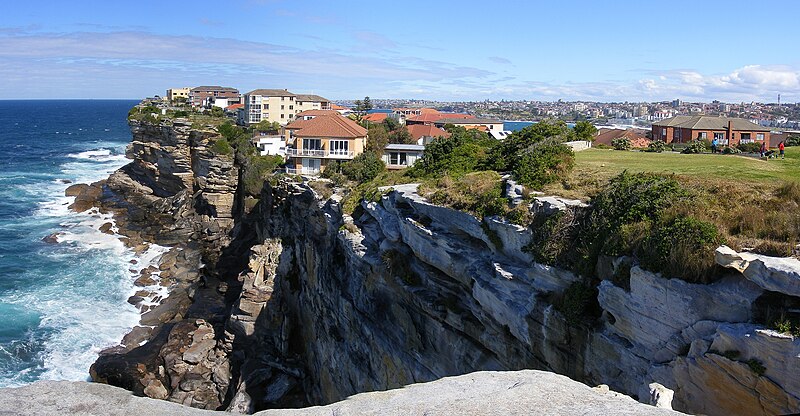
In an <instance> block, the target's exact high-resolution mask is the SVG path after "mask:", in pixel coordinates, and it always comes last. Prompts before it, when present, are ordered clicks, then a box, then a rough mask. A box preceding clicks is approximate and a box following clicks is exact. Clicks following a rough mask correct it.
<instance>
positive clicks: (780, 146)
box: [778, 142, 786, 159]
mask: <svg viewBox="0 0 800 416" xmlns="http://www.w3.org/2000/svg"><path fill="white" fill-rule="evenodd" d="M784 147H785V145H784V144H783V142H780V143H778V153H780V155H781V159H786V155H785V154H784V153H783V149H784Z"/></svg>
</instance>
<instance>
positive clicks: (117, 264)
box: [0, 100, 153, 387]
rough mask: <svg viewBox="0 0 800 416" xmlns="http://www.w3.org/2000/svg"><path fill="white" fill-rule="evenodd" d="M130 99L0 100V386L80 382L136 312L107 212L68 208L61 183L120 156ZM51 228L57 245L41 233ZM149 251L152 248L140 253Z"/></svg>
mask: <svg viewBox="0 0 800 416" xmlns="http://www.w3.org/2000/svg"><path fill="white" fill-rule="evenodd" d="M135 104H136V101H132V100H88V101H83V100H48V101H0V146H1V147H0V387H8V386H19V385H23V384H27V383H31V382H34V381H36V380H42V379H47V380H86V379H88V377H89V366H90V365H91V364H92V363H93V362H94V360H95V359H96V358H97V354H98V352H99V351H100V350H102V349H104V348H106V347H109V346H113V345H116V344H117V343H118V342H119V341H120V339H121V338H122V336H123V335H124V334H125V333H126V332H127V331H128V330H129V329H130V328H131V327H133V326H134V325H136V324H137V322H138V319H139V314H138V311H137V310H136V309H135V308H134V307H133V306H132V305H130V304H128V303H127V299H128V297H129V296H130V295H131V294H132V293H133V292H134V291H135V287H134V286H133V280H134V279H133V278H132V275H133V274H134V273H135V272H136V271H137V270H138V269H141V268H142V267H145V266H146V265H147V264H148V261H149V260H152V259H151V258H138V259H137V261H136V262H135V263H136V264H133V263H134V262H132V261H131V260H133V259H134V258H135V255H134V253H133V252H132V251H131V250H129V249H127V248H125V247H124V246H123V244H122V243H121V242H120V241H119V240H118V239H117V238H116V237H115V236H113V235H108V234H104V233H101V232H100V231H98V228H99V227H100V226H101V225H103V224H104V223H106V222H110V221H111V219H110V217H109V216H108V215H103V214H99V213H97V212H86V213H81V214H76V213H72V212H70V211H69V210H68V209H67V205H68V204H69V203H70V202H71V199H72V198H66V197H64V190H65V189H66V188H67V187H68V186H69V185H70V184H72V183H89V182H94V181H97V180H100V179H103V178H105V177H107V176H108V175H109V174H110V173H111V172H113V171H114V170H116V169H117V168H119V167H121V166H123V165H124V164H125V163H127V162H128V160H127V159H126V158H125V156H124V152H125V146H126V145H127V143H128V142H129V141H130V131H129V129H128V126H127V124H126V116H127V112H128V110H129V109H130V108H131V107H132V106H133V105H135ZM53 233H59V236H58V243H55V244H54V243H47V242H44V241H43V240H42V239H43V238H44V237H46V236H48V235H51V234H53ZM146 256H150V257H152V256H153V254H152V253H146Z"/></svg>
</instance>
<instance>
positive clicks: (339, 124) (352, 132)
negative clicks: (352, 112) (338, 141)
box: [286, 114, 367, 138]
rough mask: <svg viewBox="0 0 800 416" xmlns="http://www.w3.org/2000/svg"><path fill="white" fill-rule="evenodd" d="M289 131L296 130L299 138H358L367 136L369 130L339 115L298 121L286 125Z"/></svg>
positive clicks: (326, 115)
mask: <svg viewBox="0 0 800 416" xmlns="http://www.w3.org/2000/svg"><path fill="white" fill-rule="evenodd" d="M286 129H287V130H296V132H295V133H294V135H295V136H297V137H341V138H358V137H364V136H366V135H367V129H365V128H363V127H361V126H359V125H358V123H356V122H355V121H353V120H350V119H349V118H347V117H343V116H341V115H339V114H325V115H319V116H316V117H314V118H312V119H310V120H297V121H294V122H292V123H289V124H287V125H286Z"/></svg>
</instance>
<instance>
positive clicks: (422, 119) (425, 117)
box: [408, 110, 475, 123]
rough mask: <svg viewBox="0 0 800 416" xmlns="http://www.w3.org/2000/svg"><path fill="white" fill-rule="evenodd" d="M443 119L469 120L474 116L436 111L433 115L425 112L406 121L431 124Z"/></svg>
mask: <svg viewBox="0 0 800 416" xmlns="http://www.w3.org/2000/svg"><path fill="white" fill-rule="evenodd" d="M434 111H435V110H434ZM443 118H458V119H469V118H475V116H473V115H469V114H458V113H440V112H438V111H437V112H435V113H425V112H423V113H422V114H420V115H418V116H414V117H409V118H408V121H411V122H415V123H433V122H435V121H439V120H441V119H443Z"/></svg>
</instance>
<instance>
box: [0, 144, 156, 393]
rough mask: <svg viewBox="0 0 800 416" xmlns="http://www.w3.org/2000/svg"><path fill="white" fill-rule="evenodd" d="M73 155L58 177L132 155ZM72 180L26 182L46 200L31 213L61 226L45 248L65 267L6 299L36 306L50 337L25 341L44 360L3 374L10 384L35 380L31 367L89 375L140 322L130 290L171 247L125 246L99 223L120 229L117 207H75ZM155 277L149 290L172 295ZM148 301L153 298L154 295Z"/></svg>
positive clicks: (98, 174)
mask: <svg viewBox="0 0 800 416" xmlns="http://www.w3.org/2000/svg"><path fill="white" fill-rule="evenodd" d="M112 145H113V144H112ZM69 156H70V158H72V159H74V161H72V162H68V163H65V164H64V165H62V172H61V174H59V175H58V177H59V178H62V179H65V180H67V181H71V183H90V182H94V181H97V180H100V179H103V178H105V177H107V176H108V175H109V174H110V173H112V172H113V171H114V170H116V169H118V168H119V167H121V166H122V165H124V164H125V163H126V162H127V160H126V159H125V157H124V156H122V155H118V154H114V153H113V152H112V151H110V150H109V149H107V148H100V149H94V150H87V151H85V152H80V153H75V154H71V155H69ZM65 180H60V179H54V178H48V179H45V180H44V181H42V182H38V183H36V184H27V185H22V186H19V190H20V191H22V192H23V193H24V194H27V195H28V196H30V197H34V198H35V199H38V200H40V202H39V207H38V209H37V210H36V211H35V212H33V215H32V217H31V219H30V220H31V221H33V222H36V223H38V224H42V223H47V224H52V229H51V230H50V231H57V232H58V235H57V241H58V242H59V244H58V245H57V246H55V247H53V248H52V249H47V250H44V251H43V255H45V256H47V257H49V258H50V259H51V260H52V261H53V262H54V263H55V264H64V267H63V269H62V270H60V272H59V273H58V274H57V275H54V276H48V277H47V279H48V282H49V283H48V284H43V285H40V286H35V287H31V288H27V289H26V290H24V291H22V290H20V291H16V292H14V293H11V294H9V295H8V296H4V298H3V299H2V301H3V302H5V303H8V304H16V305H24V308H25V309H26V310H29V311H30V312H31V313H35V314H36V315H35V316H38V317H39V319H38V322H39V328H38V329H37V330H36V331H35V332H36V333H37V334H39V335H37V336H39V337H44V338H43V339H31V340H29V341H25V340H20V342H22V343H25V342H29V343H30V344H31V345H38V346H40V348H39V349H38V351H39V352H38V360H35V361H39V362H40V363H41V366H42V367H31V368H27V369H26V370H25V371H20V372H19V374H17V375H16V376H14V377H13V378H12V379H6V380H2V382H0V384H2V385H5V386H14V385H20V384H24V383H26V382H29V381H28V380H30V377H34V376H33V374H31V372H33V373H40V374H38V375H37V376H35V377H36V378H38V379H50V380H84V379H86V378H87V377H88V370H89V366H90V365H91V364H92V363H93V362H94V361H95V360H96V359H97V355H98V353H99V352H100V351H102V350H103V349H105V348H108V347H111V346H114V345H117V344H118V343H119V342H120V340H121V339H122V337H123V336H124V335H125V334H126V333H127V332H128V331H130V329H131V328H132V327H133V326H135V325H137V324H138V323H139V319H140V314H139V311H138V310H137V309H136V307H134V306H133V305H131V304H129V303H128V302H127V299H128V297H130V296H131V295H133V294H134V293H135V292H136V291H137V290H140V289H141V288H139V287H136V286H135V285H134V284H133V282H134V280H135V279H136V278H137V277H138V276H139V274H140V273H141V271H142V270H144V269H145V268H147V267H149V266H151V265H155V264H157V261H158V260H159V258H160V256H161V255H162V254H163V253H165V252H166V251H167V250H168V249H167V248H166V247H160V246H157V245H153V244H151V245H149V248H148V249H147V250H145V251H144V252H143V253H141V254H138V255H137V254H136V253H135V252H134V251H133V250H132V249H130V248H127V247H125V245H124V244H123V243H122V241H120V239H119V238H118V237H119V236H117V235H111V234H107V233H103V232H101V231H100V230H99V229H100V227H101V226H103V225H104V224H106V223H111V224H112V226H111V231H112V232H115V231H117V227H116V225H115V224H114V219H113V217H112V216H111V215H110V214H101V213H100V212H99V211H98V210H97V209H94V208H93V209H90V210H88V211H86V212H83V213H75V212H71V211H70V210H69V209H68V206H69V205H70V204H71V203H72V202H73V201H74V198H73V197H65V196H64V191H65V189H66V188H67V187H68V186H69V185H70V183H65V182H66V181H65ZM42 199H43V200H42ZM42 237H44V235H42V236H38V237H37V238H42ZM153 279H154V280H155V281H156V283H155V284H154V285H152V286H151V287H149V288H147V290H149V291H150V292H151V293H153V294H154V296H166V295H167V293H166V290H167V288H164V287H161V286H160V285H159V284H158V280H159V276H158V273H154V274H153ZM145 304H152V298H151V299H147V300H146V301H145ZM34 322H35V321H34ZM42 334H44V335H42ZM31 336H32V335H31ZM42 346H43V348H42ZM0 354H2V351H0Z"/></svg>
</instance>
